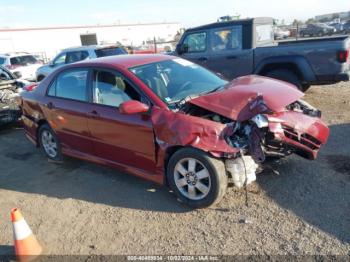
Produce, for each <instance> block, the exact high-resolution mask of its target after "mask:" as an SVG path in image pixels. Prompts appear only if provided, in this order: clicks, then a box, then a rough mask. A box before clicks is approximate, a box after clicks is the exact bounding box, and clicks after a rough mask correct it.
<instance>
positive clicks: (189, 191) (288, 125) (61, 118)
mask: <svg viewBox="0 0 350 262" xmlns="http://www.w3.org/2000/svg"><path fill="white" fill-rule="evenodd" d="M302 96H303V93H301V92H300V91H298V90H297V89H296V88H295V87H294V86H292V85H291V84H288V83H285V82H282V81H278V80H272V79H269V78H265V77H260V76H246V77H241V78H238V79H236V80H234V81H232V82H227V81H225V80H223V79H222V78H220V77H219V76H217V75H216V74H214V73H212V72H209V71H208V70H206V69H204V68H202V67H200V66H198V65H196V64H193V63H191V62H189V61H187V60H183V59H179V58H175V57H171V56H165V55H130V56H129V55H125V56H118V57H107V58H101V59H96V60H90V61H86V62H80V63H77V64H71V65H67V66H65V67H63V68H60V69H58V70H57V71H55V72H53V73H52V74H51V75H49V77H47V78H46V79H45V80H44V81H43V82H41V83H40V84H39V85H38V86H37V87H36V88H35V89H34V90H31V91H27V92H24V93H23V94H22V110H23V121H24V126H25V134H26V136H27V137H28V138H29V139H30V140H31V141H32V142H33V143H35V144H36V145H37V146H38V147H39V146H41V147H42V148H43V151H44V153H45V154H46V155H47V157H48V158H50V159H52V160H56V161H61V160H62V156H63V155H68V156H72V157H77V158H80V159H83V160H88V161H92V162H95V163H99V164H103V165H108V166H112V167H116V168H118V169H120V170H123V171H126V172H128V173H131V174H134V175H137V176H140V177H142V178H145V179H148V180H151V181H154V182H156V183H159V184H166V185H168V186H170V187H171V189H172V190H173V191H174V193H175V194H176V195H177V197H178V198H180V199H181V200H182V201H183V202H185V203H186V204H188V205H190V206H192V207H196V208H202V207H208V206H211V205H214V204H216V203H218V202H219V201H220V200H221V198H222V197H223V196H224V194H225V192H226V188H227V186H228V184H229V183H232V184H234V185H236V186H237V187H242V186H244V185H246V184H249V183H251V182H252V181H254V180H255V179H256V176H255V175H256V172H257V168H258V166H259V165H263V162H264V160H265V158H266V156H270V155H273V156H279V157H284V156H287V155H289V154H292V153H296V154H299V155H301V156H302V157H305V158H308V159H315V158H316V156H317V153H318V151H319V149H320V147H321V146H322V145H323V144H325V143H326V141H327V139H328V135H329V129H328V127H327V126H326V125H325V124H324V123H323V122H322V121H321V120H320V115H321V114H320V112H319V111H318V110H317V109H315V108H313V107H311V106H310V105H308V104H307V103H306V102H304V101H302V100H300V98H301V97H302Z"/></svg>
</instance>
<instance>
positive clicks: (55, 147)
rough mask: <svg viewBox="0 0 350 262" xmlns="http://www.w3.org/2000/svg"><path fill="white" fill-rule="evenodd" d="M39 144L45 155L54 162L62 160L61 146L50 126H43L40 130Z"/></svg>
mask: <svg viewBox="0 0 350 262" xmlns="http://www.w3.org/2000/svg"><path fill="white" fill-rule="evenodd" d="M39 142H40V146H41V148H42V149H43V151H44V153H45V155H46V156H47V157H48V158H49V159H51V160H54V161H61V160H62V153H61V145H60V142H59V140H58V138H57V136H56V134H55V133H54V132H53V130H52V129H51V127H50V126H49V125H48V124H43V125H42V126H41V127H40V129H39Z"/></svg>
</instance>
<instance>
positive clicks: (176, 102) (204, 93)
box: [170, 85, 225, 109]
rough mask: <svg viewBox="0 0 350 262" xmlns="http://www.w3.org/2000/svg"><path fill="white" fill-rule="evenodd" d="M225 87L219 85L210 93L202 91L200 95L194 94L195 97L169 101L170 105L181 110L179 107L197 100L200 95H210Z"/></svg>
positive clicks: (189, 96) (190, 96)
mask: <svg viewBox="0 0 350 262" xmlns="http://www.w3.org/2000/svg"><path fill="white" fill-rule="evenodd" d="M223 87H225V85H220V86H218V87H215V88H214V89H212V90H210V91H204V92H202V93H199V94H196V95H188V96H185V97H184V98H181V99H180V100H175V101H171V102H170V104H175V106H176V108H178V109H181V107H182V106H183V105H184V104H186V103H187V102H188V101H190V100H192V99H194V98H197V97H199V96H202V95H207V94H211V93H214V92H216V91H218V90H220V89H221V88H223Z"/></svg>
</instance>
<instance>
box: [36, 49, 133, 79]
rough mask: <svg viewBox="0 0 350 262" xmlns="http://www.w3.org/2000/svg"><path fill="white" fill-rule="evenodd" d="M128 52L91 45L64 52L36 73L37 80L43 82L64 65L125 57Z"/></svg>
mask: <svg viewBox="0 0 350 262" xmlns="http://www.w3.org/2000/svg"><path fill="white" fill-rule="evenodd" d="M127 53H128V52H127V51H126V50H125V49H124V48H123V47H120V46H110V45H109V46H105V45H90V46H81V47H74V48H67V49H64V50H62V51H61V52H60V53H59V54H58V55H57V56H56V57H55V58H54V59H53V60H52V61H51V62H49V64H47V65H44V66H42V67H40V68H38V70H37V71H36V80H37V81H38V82H40V81H42V80H43V79H44V78H45V77H46V76H48V75H49V74H50V73H51V72H53V71H54V70H55V69H57V68H60V67H62V66H64V65H67V64H71V63H75V62H79V61H82V60H85V59H92V58H98V57H104V56H112V55H124V54H127Z"/></svg>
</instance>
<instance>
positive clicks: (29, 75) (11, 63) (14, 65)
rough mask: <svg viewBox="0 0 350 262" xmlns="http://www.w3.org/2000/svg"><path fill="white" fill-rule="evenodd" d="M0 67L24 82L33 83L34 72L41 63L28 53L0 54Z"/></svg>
mask: <svg viewBox="0 0 350 262" xmlns="http://www.w3.org/2000/svg"><path fill="white" fill-rule="evenodd" d="M0 65H2V66H5V67H6V68H8V69H9V70H10V71H11V72H12V73H14V74H15V75H18V76H19V75H20V76H21V78H22V79H24V80H28V81H35V80H36V79H35V72H36V70H37V69H38V68H39V67H40V66H42V62H41V61H39V60H38V59H36V58H35V56H34V55H32V54H29V53H8V54H0Z"/></svg>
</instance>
